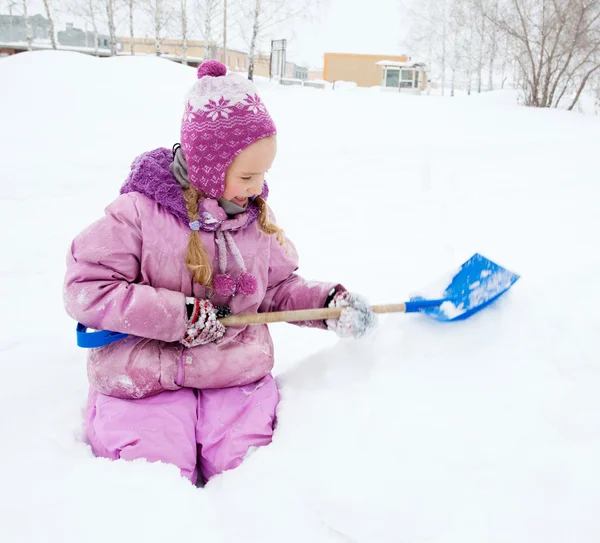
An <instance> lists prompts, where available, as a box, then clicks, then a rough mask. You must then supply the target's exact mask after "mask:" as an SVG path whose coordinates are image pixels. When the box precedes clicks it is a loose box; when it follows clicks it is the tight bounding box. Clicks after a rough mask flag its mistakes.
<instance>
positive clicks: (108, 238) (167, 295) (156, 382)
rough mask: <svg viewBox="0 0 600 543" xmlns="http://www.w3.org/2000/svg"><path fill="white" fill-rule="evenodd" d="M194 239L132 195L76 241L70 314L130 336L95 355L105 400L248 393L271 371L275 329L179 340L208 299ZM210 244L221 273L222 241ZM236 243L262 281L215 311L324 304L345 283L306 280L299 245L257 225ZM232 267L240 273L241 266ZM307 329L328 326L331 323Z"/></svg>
mask: <svg viewBox="0 0 600 543" xmlns="http://www.w3.org/2000/svg"><path fill="white" fill-rule="evenodd" d="M189 233H190V229H189V226H187V225H186V224H184V223H183V222H182V220H181V219H179V218H177V217H175V216H174V215H173V214H171V213H169V212H168V211H167V210H165V208H164V207H162V206H161V205H159V204H158V203H157V202H156V201H154V200H153V199H151V198H149V197H148V196H144V195H143V194H140V193H137V192H130V193H128V194H122V195H121V196H119V197H118V198H117V199H116V200H115V201H114V202H113V203H111V204H110V205H109V206H108V207H107V208H106V213H105V216H104V217H103V218H101V219H100V220H98V221H96V222H95V223H93V224H92V225H91V226H89V227H88V228H86V229H85V230H84V231H83V232H82V233H81V234H80V235H79V236H78V237H77V238H75V240H74V241H73V243H72V245H71V249H70V251H69V254H68V256H67V272H66V277H65V284H64V300H65V307H66V310H67V312H68V314H69V315H70V316H71V317H73V318H74V319H76V320H77V321H79V322H81V323H82V324H84V325H85V326H87V327H89V328H93V329H96V330H112V331H115V332H122V333H126V334H128V337H127V338H126V339H122V340H120V341H117V342H115V343H112V344H110V345H107V346H104V347H100V348H97V349H91V350H90V351H89V355H88V376H89V379H90V383H91V385H92V386H93V387H94V388H95V389H97V390H98V391H99V392H101V393H102V394H106V395H110V396H116V397H119V398H143V397H146V396H151V395H153V394H158V393H159V392H162V391H164V390H177V389H179V388H181V387H194V388H222V387H229V386H239V385H245V384H248V383H251V382H254V381H256V380H258V379H260V378H262V377H263V376H265V375H266V374H268V373H269V372H270V371H271V369H272V367H273V361H274V359H273V343H272V340H271V335H270V333H269V329H268V327H267V325H253V326H247V327H244V328H240V327H230V328H228V329H227V332H226V334H225V336H224V337H223V338H222V339H221V340H219V341H218V342H216V343H209V344H207V345H201V346H198V347H193V348H185V347H184V346H183V345H182V344H181V343H180V342H179V340H180V339H181V338H183V336H184V333H185V331H186V329H187V326H188V325H187V315H186V309H185V298H186V296H195V297H196V298H205V297H206V296H207V292H206V290H205V288H204V287H202V286H200V285H198V284H196V283H193V282H192V277H191V274H190V272H189V271H188V269H187V268H186V265H185V254H186V249H187V243H188V236H189ZM200 236H201V240H202V243H203V245H204V247H205V249H206V251H207V253H208V255H209V258H210V259H211V262H212V264H213V270H216V269H217V262H216V259H215V242H214V237H215V236H214V233H210V232H203V231H201V232H200ZM233 236H234V240H235V243H236V244H237V246H238V248H239V249H240V252H241V253H242V255H243V258H244V261H245V264H246V267H247V269H248V271H250V272H252V273H253V274H254V275H255V277H256V278H257V281H258V288H257V292H256V293H255V294H253V295H249V296H235V297H233V298H218V297H216V298H213V299H212V301H213V302H214V303H215V304H226V305H229V306H230V308H231V312H232V314H240V313H256V312H266V311H283V310H291V309H308V308H313V307H323V306H324V304H325V301H326V299H327V296H328V293H329V292H330V291H331V289H332V288H333V287H335V286H336V284H334V283H322V282H307V281H305V280H303V279H302V278H301V277H299V276H298V275H296V274H295V273H294V272H295V270H296V269H297V267H298V256H297V254H296V250H295V248H294V246H293V245H292V243H291V242H289V241H288V245H287V247H281V246H280V245H279V243H278V242H277V240H276V238H275V236H269V235H267V234H264V233H263V232H262V231H260V230H259V228H258V224H257V222H254V223H252V224H251V225H249V226H248V227H247V228H245V229H243V230H238V231H236V232H234V233H233ZM229 266H230V267H234V266H236V263H235V261H234V259H232V258H230V259H229ZM228 271H229V269H228ZM238 272H239V270H238V271H236V270H234V274H236V273H238ZM304 324H305V325H308V326H316V327H324V325H323V323H322V322H321V321H314V322H310V323H304Z"/></svg>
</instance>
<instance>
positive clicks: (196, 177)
mask: <svg viewBox="0 0 600 543" xmlns="http://www.w3.org/2000/svg"><path fill="white" fill-rule="evenodd" d="M276 133H277V129H276V128H275V123H274V122H273V119H271V116H270V115H269V112H268V111H267V108H266V107H265V105H264V104H263V103H262V102H261V100H260V97H259V96H258V92H257V90H256V87H255V86H254V84H253V83H252V82H251V81H249V80H248V79H245V78H244V77H242V76H240V75H237V74H232V73H230V74H227V68H226V67H225V66H224V65H223V64H222V63H220V62H218V61H217V60H207V61H206V62H203V63H202V64H200V66H199V67H198V81H197V82H196V83H195V84H194V86H193V87H192V88H191V90H190V91H189V93H188V95H187V99H186V105H185V111H184V114H183V120H182V123H181V148H182V150H183V154H184V156H185V161H186V163H187V169H188V176H189V181H190V183H191V184H192V186H193V187H194V188H196V189H197V190H199V191H201V192H203V193H204V194H206V196H208V197H209V198H215V199H217V200H218V199H219V198H220V197H221V196H223V192H224V191H225V173H226V172H227V168H228V167H229V165H230V164H231V162H232V161H233V159H234V158H235V157H236V156H237V155H238V154H239V153H241V152H242V151H243V150H244V149H246V148H247V147H248V146H250V145H252V144H253V143H254V142H255V141H258V140H260V139H262V138H265V137H267V136H271V135H273V134H276Z"/></svg>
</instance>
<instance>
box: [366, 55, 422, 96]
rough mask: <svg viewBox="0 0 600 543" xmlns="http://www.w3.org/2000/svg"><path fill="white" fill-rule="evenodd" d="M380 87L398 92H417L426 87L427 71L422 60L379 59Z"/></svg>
mask: <svg viewBox="0 0 600 543" xmlns="http://www.w3.org/2000/svg"><path fill="white" fill-rule="evenodd" d="M377 65H378V66H379V67H380V68H381V88H382V89H384V90H395V91H399V92H403V91H404V92H407V91H413V92H418V91H422V90H425V89H426V88H427V72H426V71H425V64H423V63H422V62H410V61H408V62H398V61H393V60H380V61H379V62H378V63H377Z"/></svg>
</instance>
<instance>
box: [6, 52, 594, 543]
mask: <svg viewBox="0 0 600 543" xmlns="http://www.w3.org/2000/svg"><path fill="white" fill-rule="evenodd" d="M194 79H195V70H194V69H193V68H188V67H184V66H180V65H178V64H175V63H173V62H170V61H168V60H164V59H163V60H160V59H155V58H110V59H96V58H94V57H90V56H85V55H82V54H77V53H67V52H51V51H48V52H35V53H23V54H19V55H16V56H14V57H9V58H6V59H2V60H0V81H2V85H0V123H1V125H0V126H1V130H0V168H1V172H2V174H1V178H0V179H1V182H2V193H1V197H0V217H1V225H2V235H1V240H2V247H1V249H2V250H1V254H2V259H1V262H0V277H1V279H2V280H1V281H0V299H1V300H2V309H1V310H0V329H1V330H2V332H1V336H0V364H1V370H2V371H1V375H2V378H3V387H2V392H1V393H0V435H1V436H2V447H1V449H0V481H1V503H0V519H1V521H0V540H1V541H4V542H10V543H15V542H21V541H23V542H36V543H38V542H52V543H58V542H60V543H64V542H78V543H81V542H83V541H85V542H103V543H105V542H107V541H111V542H121V541H122V542H133V541H144V542H146V543H151V542H164V541H176V540H177V541H179V540H180V541H184V540H186V541H202V542H206V543H233V542H254V541H256V542H261V543H271V542H272V543H281V542H282V541H285V542H296V541H297V542H308V541H310V542H312V543H319V542H354V543H373V542H378V543H379V542H381V543H385V542H394V543H397V542H406V543H408V542H411V543H412V542H424V541H427V542H435V543H471V542H472V543H483V542H486V543H488V542H490V543H500V542H502V543H504V542H506V543H508V542H510V543H559V542H560V543H563V542H577V543H596V542H597V541H599V540H600V525H599V523H598V520H597V516H596V515H597V513H598V509H599V507H600V468H599V467H598V466H599V464H598V458H600V395H599V394H598V390H600V362H599V357H598V353H599V352H600V334H599V333H598V324H599V317H598V307H600V280H599V277H600V252H599V251H598V233H599V232H600V215H599V213H598V206H599V204H600V185H599V184H598V141H599V136H600V118H597V117H594V116H585V115H581V114H578V113H574V112H566V111H561V110H533V109H526V108H524V107H521V106H519V105H517V103H516V95H515V93H514V92H512V91H502V92H493V93H488V94H482V95H477V96H470V97H467V96H460V97H455V98H449V97H446V98H442V97H439V96H408V95H400V94H395V93H380V92H377V91H374V90H373V89H364V90H363V89H346V90H345V92H338V91H334V90H331V89H327V90H319V89H309V88H301V87H291V86H279V85H275V84H270V83H269V82H268V81H259V82H258V84H259V87H260V90H261V93H262V96H263V99H264V101H265V103H266V104H267V106H268V108H269V109H270V111H271V114H272V115H273V117H274V119H275V121H276V123H277V125H278V129H279V133H280V135H279V154H278V157H277V160H276V163H275V165H274V167H273V169H272V171H271V172H270V174H269V185H270V188H271V196H270V203H271V205H272V207H273V209H274V210H275V213H276V215H277V219H278V222H279V223H280V224H281V226H282V227H283V228H284V229H285V230H286V232H287V234H288V235H289V237H290V238H291V239H292V240H293V241H294V242H295V244H296V246H297V248H298V250H299V253H300V256H301V268H300V271H301V273H302V274H303V276H304V277H305V278H306V279H307V280H334V281H339V282H342V283H343V284H344V285H346V287H347V288H348V289H350V290H352V291H355V292H359V293H361V294H363V295H365V296H367V297H368V298H369V300H370V301H371V302H373V303H378V304H379V303H397V302H402V301H405V300H406V299H408V298H409V297H410V296H411V294H412V293H414V292H416V291H419V289H420V288H421V287H422V286H423V285H428V284H431V283H432V282H435V281H436V279H438V278H440V277H441V278H443V277H447V273H448V270H450V271H451V270H454V269H456V268H457V267H458V266H459V265H460V264H461V263H462V262H464V261H465V260H467V259H468V258H469V257H470V256H471V255H472V254H473V253H475V252H481V253H482V254H484V255H486V256H487V257H488V258H491V259H492V260H494V261H496V262H497V263H498V264H500V265H501V266H504V267H506V268H508V269H509V270H511V271H514V272H516V273H519V274H520V275H521V276H522V278H521V280H520V281H518V282H517V283H516V284H515V285H514V286H513V287H512V288H511V289H510V290H509V291H508V292H507V293H506V294H505V295H504V296H503V297H502V298H500V299H499V300H498V301H497V302H495V303H494V304H493V305H491V306H490V307H489V308H487V309H485V310H484V311H482V312H480V313H478V314H476V315H475V316H473V317H472V318H470V319H468V320H465V321H462V322H455V323H439V322H435V321H433V320H430V319H428V318H427V317H425V316H422V315H418V314H417V315H402V314H397V315H387V316H382V317H380V321H379V326H378V328H377V329H376V330H375V331H374V332H373V333H372V334H370V335H369V336H368V337H366V338H364V339H362V340H359V341H352V340H338V339H337V338H336V336H335V335H334V334H332V333H326V332H323V331H319V330H311V329H306V328H298V327H295V326H291V325H287V324H277V325H273V326H272V332H273V335H274V340H275V349H276V358H277V363H276V367H275V374H276V377H277V381H278V383H279V386H280V388H281V394H282V401H281V404H280V407H279V411H278V419H279V424H278V427H277V430H276V432H275V436H274V440H273V443H272V444H271V445H270V446H268V447H266V448H263V449H260V450H257V451H255V452H254V453H253V454H252V455H251V456H250V457H249V458H248V459H247V460H246V461H245V462H244V463H243V464H242V466H240V467H239V468H237V469H236V470H233V471H230V472H226V473H225V474H223V475H221V476H218V477H216V478H214V479H213V480H211V481H210V482H209V484H208V485H207V486H206V488H204V489H198V488H195V487H194V486H192V485H191V484H190V483H189V482H188V481H187V480H186V479H183V478H181V477H180V476H179V473H178V470H177V468H175V467H174V466H169V465H164V464H150V463H147V462H145V461H143V460H139V461H135V462H124V461H116V462H111V461H108V460H105V459H97V458H95V457H94V456H93V455H92V453H91V450H90V448H89V446H88V445H87V444H86V443H85V442H84V439H83V432H82V421H83V416H82V414H83V408H84V405H85V401H86V392H87V378H86V368H85V366H86V365H85V352H84V351H83V350H81V349H78V348H77V347H76V345H75V323H74V322H72V321H71V320H70V319H69V318H68V317H67V316H66V315H65V313H64V310H63V304H62V292H61V288H62V279H63V274H64V266H65V255H66V252H67V249H68V247H69V243H70V242H71V240H72V239H73V237H74V236H75V235H76V234H77V233H79V231H81V230H82V229H83V228H84V227H85V226H86V225H88V224H89V223H91V222H92V221H94V220H95V219H96V218H98V217H99V216H101V214H102V212H103V209H104V207H105V206H106V205H107V204H108V203H109V202H110V201H111V200H112V199H113V198H114V197H115V196H116V195H117V194H118V190H119V187H120V185H121V183H122V182H123V180H124V178H125V177H126V175H127V172H128V167H129V164H130V162H131V161H132V159H133V158H134V157H135V156H136V155H137V154H139V153H141V152H143V151H145V150H149V149H151V148H154V147H158V146H166V147H170V146H171V145H172V144H173V143H175V142H177V141H178V132H179V124H180V119H181V114H182V111H183V109H182V107H183V99H184V96H185V94H186V92H187V90H188V88H189V87H190V85H191V84H192V83H193V82H194Z"/></svg>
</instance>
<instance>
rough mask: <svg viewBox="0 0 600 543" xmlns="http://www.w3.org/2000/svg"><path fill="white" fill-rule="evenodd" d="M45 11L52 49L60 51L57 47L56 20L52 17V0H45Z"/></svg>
mask: <svg viewBox="0 0 600 543" xmlns="http://www.w3.org/2000/svg"><path fill="white" fill-rule="evenodd" d="M44 9H45V10H46V17H47V18H48V35H49V36H50V43H51V44H52V49H58V47H57V45H56V32H55V30H54V18H53V17H52V10H51V9H50V0H44Z"/></svg>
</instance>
